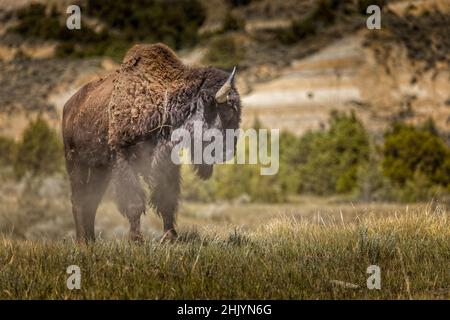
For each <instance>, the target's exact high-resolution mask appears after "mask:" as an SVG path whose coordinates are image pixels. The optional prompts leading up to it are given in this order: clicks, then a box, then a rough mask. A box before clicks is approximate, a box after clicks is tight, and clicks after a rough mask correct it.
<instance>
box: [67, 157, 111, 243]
mask: <svg viewBox="0 0 450 320" xmlns="http://www.w3.org/2000/svg"><path fill="white" fill-rule="evenodd" d="M68 167H69V177H70V181H71V187H72V212H73V216H74V220H75V227H76V234H77V240H78V241H94V240H95V226H94V225H95V214H96V211H97V207H98V204H99V203H100V201H101V199H102V197H103V194H104V192H105V189H106V187H107V185H108V183H109V178H110V172H109V170H108V169H106V168H91V167H87V166H83V165H69V166H68Z"/></svg>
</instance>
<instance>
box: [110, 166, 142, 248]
mask: <svg viewBox="0 0 450 320" xmlns="http://www.w3.org/2000/svg"><path fill="white" fill-rule="evenodd" d="M113 172H114V191H115V198H116V203H117V206H118V208H119V211H120V213H121V214H122V215H123V216H125V217H126V218H127V219H128V221H129V222H130V240H132V241H137V242H140V241H142V240H143V237H142V233H141V215H142V214H143V213H144V212H145V192H144V190H143V189H142V186H141V184H140V182H139V178H138V176H137V174H136V172H135V171H134V170H133V168H132V167H131V166H130V165H129V163H128V162H127V161H126V160H124V159H119V160H118V162H117V164H116V166H115V167H114V171H113Z"/></svg>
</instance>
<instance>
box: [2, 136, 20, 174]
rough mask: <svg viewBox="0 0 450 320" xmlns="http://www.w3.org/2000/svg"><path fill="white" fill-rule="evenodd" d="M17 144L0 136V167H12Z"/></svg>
mask: <svg viewBox="0 0 450 320" xmlns="http://www.w3.org/2000/svg"><path fill="white" fill-rule="evenodd" d="M16 149H17V144H16V143H15V141H14V140H13V139H10V138H7V137H1V136H0V166H1V167H5V166H12V165H13V163H14V157H15V154H16Z"/></svg>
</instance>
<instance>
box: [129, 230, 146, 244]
mask: <svg viewBox="0 0 450 320" xmlns="http://www.w3.org/2000/svg"><path fill="white" fill-rule="evenodd" d="M130 241H131V242H135V243H143V242H144V236H143V235H142V233H140V232H132V233H130Z"/></svg>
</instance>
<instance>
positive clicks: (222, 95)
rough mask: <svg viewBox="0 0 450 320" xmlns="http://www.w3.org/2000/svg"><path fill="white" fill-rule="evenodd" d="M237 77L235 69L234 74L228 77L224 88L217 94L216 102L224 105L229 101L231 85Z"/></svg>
mask: <svg viewBox="0 0 450 320" xmlns="http://www.w3.org/2000/svg"><path fill="white" fill-rule="evenodd" d="M235 76H236V67H234V68H233V72H231V75H230V76H229V77H228V80H227V81H226V82H225V83H224V84H223V86H222V87H221V88H220V89H219V91H217V93H216V101H217V102H218V103H224V102H225V101H227V96H228V93H229V92H230V90H231V85H232V84H233V83H234V77H235Z"/></svg>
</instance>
